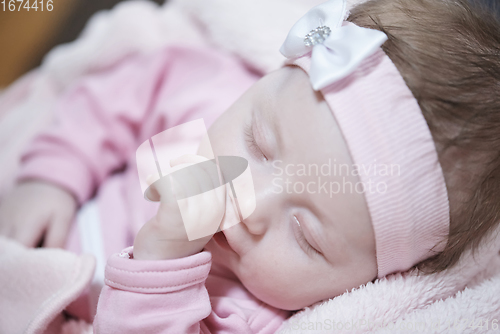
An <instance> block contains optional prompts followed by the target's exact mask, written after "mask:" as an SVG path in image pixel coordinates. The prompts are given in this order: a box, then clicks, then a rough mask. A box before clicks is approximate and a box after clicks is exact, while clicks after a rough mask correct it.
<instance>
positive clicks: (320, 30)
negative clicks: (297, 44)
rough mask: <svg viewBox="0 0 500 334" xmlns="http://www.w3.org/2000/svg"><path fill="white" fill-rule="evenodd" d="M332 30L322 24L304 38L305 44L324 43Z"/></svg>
mask: <svg viewBox="0 0 500 334" xmlns="http://www.w3.org/2000/svg"><path fill="white" fill-rule="evenodd" d="M331 32H332V30H331V29H330V28H329V27H327V26H320V27H317V28H316V29H313V30H311V31H310V32H309V33H308V34H307V35H306V37H305V38H304V44H305V45H306V46H315V45H316V44H322V43H323V42H324V41H325V40H326V39H327V37H328V36H330V33H331Z"/></svg>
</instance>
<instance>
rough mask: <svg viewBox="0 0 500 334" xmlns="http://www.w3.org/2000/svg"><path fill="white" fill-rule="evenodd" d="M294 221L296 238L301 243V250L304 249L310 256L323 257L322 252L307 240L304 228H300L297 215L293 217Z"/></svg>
mask: <svg viewBox="0 0 500 334" xmlns="http://www.w3.org/2000/svg"><path fill="white" fill-rule="evenodd" d="M293 219H294V222H292V224H293V225H294V226H293V231H294V234H295V238H296V239H297V242H298V243H299V246H301V248H302V249H304V250H305V252H306V253H308V254H317V255H321V252H320V251H318V250H317V249H316V248H314V247H313V246H311V244H310V243H309V242H308V241H307V239H306V237H305V235H304V231H302V226H300V222H299V220H298V219H297V217H296V216H295V215H294V216H293Z"/></svg>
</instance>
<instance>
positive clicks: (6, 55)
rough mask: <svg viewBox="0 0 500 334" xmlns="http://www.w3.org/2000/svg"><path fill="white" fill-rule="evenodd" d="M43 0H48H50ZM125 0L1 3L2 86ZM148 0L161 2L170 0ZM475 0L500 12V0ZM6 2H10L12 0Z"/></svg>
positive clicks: (61, 0) (0, 82)
mask: <svg viewBox="0 0 500 334" xmlns="http://www.w3.org/2000/svg"><path fill="white" fill-rule="evenodd" d="M26 1H28V0H24V2H25V3H26ZM34 1H35V0H29V3H30V4H33V2H34ZM36 1H38V2H39V1H41V0H36ZM43 1H44V3H45V4H46V2H47V0H43ZM122 1H127V0H53V11H51V12H48V11H46V10H45V11H43V12H41V11H40V10H38V11H34V10H33V9H31V10H30V11H27V10H26V9H23V8H22V9H21V10H20V11H17V7H18V2H16V11H12V12H11V11H9V10H8V7H7V8H6V11H3V8H2V7H3V5H2V4H1V3H0V89H1V88H4V87H6V86H7V85H9V84H10V83H12V82H13V81H14V80H15V79H17V78H18V77H19V76H21V75H22V74H24V73H26V72H27V71H29V70H30V69H32V68H34V67H36V66H38V65H40V63H41V61H42V59H43V56H44V55H45V54H46V53H47V52H48V51H49V50H50V49H52V48H53V47H54V46H55V45H58V44H61V43H67V42H71V41H72V40H74V39H76V38H77V37H78V35H79V33H80V32H81V31H82V29H83V27H84V26H85V23H86V22H87V20H88V19H89V18H90V16H91V15H92V14H94V13H95V12H97V11H99V10H103V9H110V8H112V7H113V6H114V5H116V4H117V3H119V2H122ZM148 1H153V2H155V3H158V4H161V3H163V2H165V1H166V0H148ZM233 1H234V0H233ZM435 1H440V0H435ZM471 1H475V2H478V3H480V4H482V5H484V6H486V7H487V8H488V10H489V11H491V12H496V13H500V7H499V3H500V0H471ZM0 2H1V1H0ZM5 2H6V5H7V6H8V3H9V0H5Z"/></svg>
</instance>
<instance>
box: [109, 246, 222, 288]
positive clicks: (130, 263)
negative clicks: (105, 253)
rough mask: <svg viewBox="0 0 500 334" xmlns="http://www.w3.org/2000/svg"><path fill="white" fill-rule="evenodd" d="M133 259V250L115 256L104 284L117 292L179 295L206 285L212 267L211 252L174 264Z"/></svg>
mask: <svg viewBox="0 0 500 334" xmlns="http://www.w3.org/2000/svg"><path fill="white" fill-rule="evenodd" d="M127 253H128V254H129V256H130V258H128V257H127V256H126V255H125V254H127ZM132 258H133V247H128V248H126V249H124V250H123V251H122V253H120V254H113V255H112V256H111V257H110V258H109V259H108V263H107V265H106V271H105V280H104V281H105V283H106V284H107V285H109V286H110V287H113V288H115V289H119V290H126V291H131V292H138V293H167V292H173V291H179V290H182V289H185V288H187V287H190V286H193V285H196V284H200V283H204V282H205V280H206V279H207V277H208V273H209V271H210V268H211V265H212V254H211V253H210V252H208V251H203V252H201V253H197V254H194V255H191V256H188V257H184V258H180V259H172V260H153V261H146V260H132Z"/></svg>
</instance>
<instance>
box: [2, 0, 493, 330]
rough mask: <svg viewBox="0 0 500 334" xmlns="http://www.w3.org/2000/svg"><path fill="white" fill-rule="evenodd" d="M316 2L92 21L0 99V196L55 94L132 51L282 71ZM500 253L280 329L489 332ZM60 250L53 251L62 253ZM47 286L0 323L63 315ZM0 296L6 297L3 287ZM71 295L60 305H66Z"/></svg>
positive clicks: (350, 296) (181, 5)
mask: <svg viewBox="0 0 500 334" xmlns="http://www.w3.org/2000/svg"><path fill="white" fill-rule="evenodd" d="M320 2H322V0H301V1H299V0H293V1H291V0H272V1H271V0H239V1H234V0H170V1H169V2H168V4H167V5H164V6H162V7H158V6H156V5H154V4H151V3H148V2H143V1H139V2H135V1H127V2H124V3H122V4H120V5H119V6H117V7H116V8H115V9H113V10H112V11H109V12H102V13H99V14H97V15H95V16H94V17H93V18H92V20H91V21H90V22H89V24H88V25H87V27H86V30H85V31H84V33H83V34H82V36H81V37H80V38H79V39H78V40H77V41H75V42H74V43H71V44H68V45H63V46H60V47H58V48H56V49H54V50H53V51H51V52H50V53H49V54H48V56H47V57H46V59H45V61H44V62H43V64H42V66H41V67H40V68H39V69H37V70H35V71H33V72H32V73H30V74H28V75H26V76H25V77H23V78H22V79H20V80H18V82H17V83H15V84H14V85H12V86H11V87H10V88H9V89H7V90H6V91H5V92H4V93H3V94H2V95H0V147H1V149H0V166H2V169H1V172H0V196H2V194H5V193H6V192H7V191H8V189H9V188H10V187H11V186H12V180H13V177H12V176H13V174H14V173H15V172H16V170H17V166H18V159H19V153H20V150H21V149H22V148H23V147H24V145H26V143H27V142H28V141H29V139H30V138H32V137H33V136H34V135H35V134H36V133H37V132H38V131H39V130H40V129H42V128H43V127H44V126H45V125H46V124H47V123H48V121H50V119H51V117H52V113H51V111H52V109H51V107H52V106H53V104H54V101H55V100H56V99H57V97H58V96H59V95H60V94H61V93H63V92H64V91H65V89H66V88H67V87H68V86H70V85H71V84H72V83H73V82H75V81H76V80H77V79H78V78H80V77H81V76H82V75H85V74H87V73H92V72H96V71H100V70H103V69H105V68H107V67H108V66H110V65H112V64H114V63H115V62H117V61H118V60H120V59H122V58H123V57H126V56H127V55H130V54H132V53H145V52H150V51H152V50H154V49H157V48H160V47H164V46H165V45H167V44H169V43H194V44H198V45H199V44H212V45H215V46H217V47H219V48H221V49H224V50H226V51H229V52H233V53H234V54H236V55H237V56H239V57H241V58H242V59H244V60H245V61H246V62H247V63H248V64H249V65H250V66H252V67H253V68H255V69H256V70H257V71H259V72H261V73H265V72H268V71H270V70H273V69H275V68H278V67H279V66H281V64H282V61H283V58H282V57H281V55H280V54H279V52H278V49H279V46H280V45H281V43H282V41H283V39H284V38H285V36H286V34H287V32H288V29H289V28H290V27H291V26H292V24H293V23H294V22H295V20H297V19H298V18H299V17H300V16H301V15H303V14H304V13H305V12H306V11H307V10H308V9H309V8H310V7H312V6H314V5H316V4H318V3H320ZM355 2H356V1H355V0H354V1H350V4H351V5H352V4H353V3H355ZM358 2H359V1H358ZM4 242H5V241H2V244H3V243H4ZM3 247H6V246H3ZM9 247H12V245H9ZM499 250H500V238H498V237H497V235H496V234H495V237H492V238H490V239H489V240H487V242H485V243H484V245H483V247H482V248H481V249H480V251H478V252H477V254H476V257H475V260H474V259H473V257H472V256H471V254H464V256H463V258H462V260H461V262H460V265H458V266H457V267H455V268H453V269H451V270H447V271H445V272H443V273H440V274H437V275H431V276H417V275H416V274H415V273H403V274H396V275H391V276H389V277H387V278H384V279H382V280H377V281H376V282H375V283H373V284H372V283H369V284H367V285H366V286H362V287H360V288H358V289H355V290H353V291H349V292H346V293H344V294H343V295H341V296H338V297H336V298H333V299H331V300H329V301H327V302H324V303H321V304H318V305H315V306H313V307H310V308H308V309H306V310H303V311H301V312H299V313H297V314H296V315H294V316H293V317H292V318H290V319H289V320H288V321H287V322H286V323H285V324H284V325H283V327H282V329H281V333H322V332H328V333H332V332H333V333H337V332H339V333H341V332H343V331H345V332H349V333H366V332H370V333H400V332H411V330H414V331H419V332H422V333H450V332H456V333H483V332H488V331H493V332H495V331H494V329H495V328H498V326H500V325H499V324H498V321H500V291H499V290H500V256H499ZM18 251H19V248H18ZM9 252H10V251H9ZM37 252H38V253H37ZM43 252H53V250H46V251H41V250H36V251H24V253H23V252H21V253H22V254H24V255H25V256H24V255H23V257H19V258H17V263H21V264H25V263H30V262H29V261H32V260H29V259H30V257H33V258H34V257H35V254H36V256H41V255H40V254H42V253H43ZM58 252H59V253H58V254H59V255H62V254H63V253H65V252H63V251H58ZM21 253H20V254H21ZM0 254H2V256H3V257H2V260H0V261H7V262H9V261H11V262H10V263H11V264H14V263H15V262H12V261H13V259H14V253H6V252H0ZM65 256H67V259H70V258H71V259H72V260H67V261H66V262H60V263H61V264H63V263H64V265H60V266H54V267H50V266H49V267H47V268H51V270H50V271H49V272H46V275H54V276H57V277H59V276H58V275H62V276H64V277H65V279H68V277H70V276H71V275H69V274H68V273H69V272H71V270H73V269H72V268H75V265H76V263H83V262H85V261H87V262H85V263H87V264H88V261H90V260H85V261H84V260H83V259H84V258H77V257H76V256H75V255H70V254H67V255H65ZM71 256H72V257H71ZM47 261H48V259H47ZM0 268H3V262H2V263H1V265H0ZM23 268H24V269H23ZM86 268H87V269H86V270H87V271H88V267H86ZM29 269H30V268H29V266H25V265H22V266H21V267H20V268H19V271H17V274H16V275H17V276H16V277H22V275H24V276H23V277H30V275H33V276H32V277H31V278H33V277H34V276H35V275H38V274H34V272H36V271H33V272H31V271H30V270H29ZM1 270H2V273H3V269H1ZM16 270H17V269H16ZM87 271H85V272H86V273H87ZM82 275H84V273H83V272H82ZM89 275H90V274H89ZM47 277H49V276H47ZM86 277H87V276H86ZM2 279H3V275H2ZM74 279H77V278H74ZM86 279H89V278H88V277H87V278H81V279H80V280H79V281H78V282H80V284H83V285H84V281H85V280H86ZM7 282H8V281H5V283H7ZM87 282H88V280H87ZM5 283H4V284H5ZM27 286H29V285H27ZM46 288H47V291H46V295H44V296H45V297H44V296H39V295H38V294H37V293H36V292H33V293H32V292H31V290H30V292H29V293H28V294H25V295H24V296H23V297H24V299H20V302H19V303H16V304H6V303H3V300H4V299H3V298H2V301H1V302H0V303H2V304H0V307H1V309H0V314H2V325H3V322H4V318H5V317H4V316H3V315H4V314H5V313H4V309H5V310H6V309H7V306H8V307H9V309H15V308H16V307H17V308H18V310H19V309H24V308H25V307H26V308H28V309H29V308H33V307H35V306H33V305H36V307H38V308H37V309H36V310H34V311H29V312H26V313H25V314H23V316H18V317H15V316H13V317H12V318H9V321H8V322H6V323H8V324H9V326H14V327H15V326H17V327H15V328H16V330H19V331H22V328H28V326H35V327H36V326H38V328H39V331H38V332H40V330H41V328H42V327H43V326H45V325H47V324H48V323H50V322H52V321H54V320H53V319H60V316H59V314H60V313H59V312H60V310H62V305H60V304H58V306H57V307H55V306H52V305H53V304H44V300H46V299H44V298H47V296H50V295H52V294H53V293H57V291H59V290H58V289H59V288H58V285H56V286H53V285H47V286H46ZM6 291H7V290H6ZM7 292H8V291H7ZM12 292H14V291H12ZM0 293H2V294H4V293H6V292H4V289H0ZM76 293H77V292H76V290H74V291H73V292H72V294H69V293H68V295H67V296H69V295H71V296H72V297H71V298H73V297H74V295H75V294H76ZM31 294H33V295H31ZM71 298H69V297H67V298H66V299H60V301H62V300H64V301H65V302H69V301H70V299H71ZM13 306H15V307H13ZM12 312H13V311H12ZM8 314H10V313H8ZM35 319H36V320H35ZM37 324H38V325H37ZM79 325H82V324H81V323H80V324H78V325H75V322H72V326H73V327H72V329H74V330H75V332H78V331H80V332H85V331H86V330H88V328H85V327H81V328H80V327H78V326H79ZM386 325H387V326H386ZM480 326H482V327H480ZM14 327H8V328H14ZM3 328H7V327H0V332H2V333H3V332H6V331H4V330H3ZM30 328H33V327H30ZM67 328H69V327H67ZM499 330H500V329H499ZM7 332H9V333H15V332H16V331H7ZM33 332H35V331H33ZM38 332H37V333H38Z"/></svg>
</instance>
